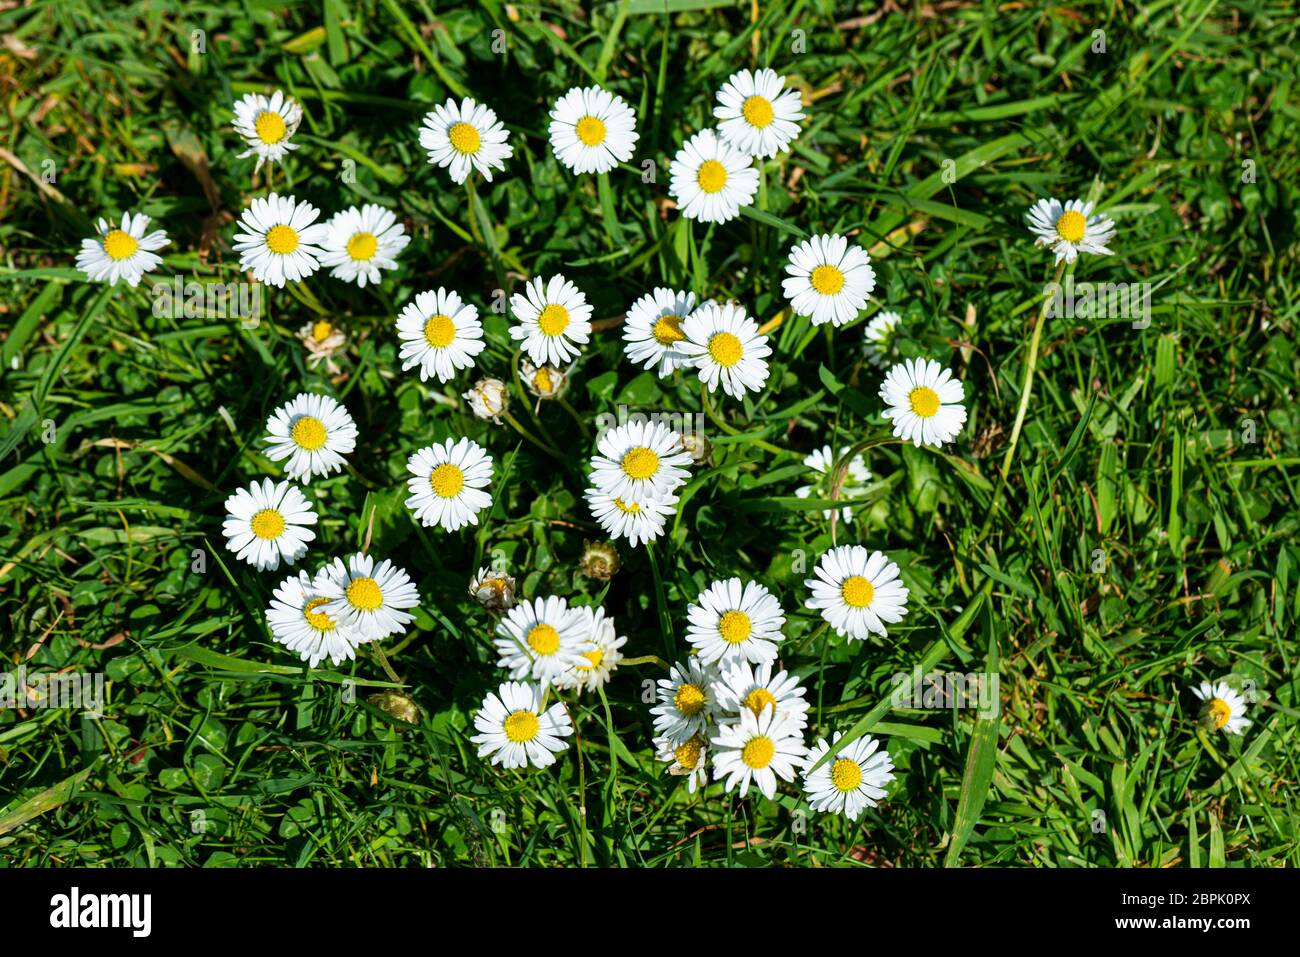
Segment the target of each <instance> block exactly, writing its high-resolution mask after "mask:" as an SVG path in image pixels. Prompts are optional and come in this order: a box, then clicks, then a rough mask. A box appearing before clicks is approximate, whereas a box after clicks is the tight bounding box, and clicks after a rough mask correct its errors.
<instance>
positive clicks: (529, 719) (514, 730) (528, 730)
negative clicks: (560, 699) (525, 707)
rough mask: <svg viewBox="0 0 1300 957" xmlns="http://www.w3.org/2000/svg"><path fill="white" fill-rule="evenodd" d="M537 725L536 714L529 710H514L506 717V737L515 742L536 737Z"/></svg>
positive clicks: (520, 742) (518, 742)
mask: <svg viewBox="0 0 1300 957" xmlns="http://www.w3.org/2000/svg"><path fill="white" fill-rule="evenodd" d="M539 726H540V725H539V722H538V720H537V715H535V714H533V713H532V712H531V711H516V712H514V713H513V714H511V715H510V716H509V717H507V718H506V723H505V732H506V738H507V739H509V740H510V741H513V742H514V743H515V744H523V743H524V742H525V741H531V740H533V738H535V737H537V730H538V728H539Z"/></svg>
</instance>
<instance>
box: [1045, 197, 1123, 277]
mask: <svg viewBox="0 0 1300 957" xmlns="http://www.w3.org/2000/svg"><path fill="white" fill-rule="evenodd" d="M1025 218H1026V219H1027V220H1029V231H1030V232H1032V233H1033V234H1034V235H1035V236H1037V237H1038V238H1037V239H1035V240H1034V245H1035V246H1051V247H1052V252H1054V253H1056V261H1057V262H1058V263H1059V262H1060V261H1061V260H1062V259H1064V260H1065V261H1066V262H1067V263H1072V262H1074V261H1075V259H1077V258H1078V257H1079V253H1092V254H1093V255H1095V256H1110V255H1112V253H1111V251H1110V249H1108V248H1107V246H1106V244H1107V243H1108V242H1110V241H1111V239H1113V238H1114V236H1115V224H1114V223H1113V222H1111V220H1110V217H1108V216H1102V215H1100V214H1098V215H1096V216H1093V215H1092V203H1085V202H1084V201H1083V200H1081V199H1072V200H1070V201H1069V202H1068V203H1066V204H1065V205H1064V206H1062V205H1061V203H1060V201H1059V200H1055V199H1040V200H1039V201H1038V202H1036V203H1034V205H1033V206H1031V207H1030V208H1029V212H1028V213H1026V214H1025Z"/></svg>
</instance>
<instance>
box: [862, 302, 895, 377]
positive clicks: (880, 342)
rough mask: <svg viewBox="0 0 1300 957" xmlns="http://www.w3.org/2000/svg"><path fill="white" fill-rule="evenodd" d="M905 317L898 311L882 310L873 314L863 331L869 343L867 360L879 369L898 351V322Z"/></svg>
mask: <svg viewBox="0 0 1300 957" xmlns="http://www.w3.org/2000/svg"><path fill="white" fill-rule="evenodd" d="M902 320H903V317H902V316H900V315H899V314H898V313H896V312H882V313H879V314H878V315H875V316H872V318H871V321H870V322H868V323H867V328H866V330H865V331H864V332H863V338H864V339H865V340H866V344H867V361H868V362H870V363H871V364H872V365H873V366H875V367H876V368H877V369H879V368H880V367H881V366H883V365H884V364H885V362H886V361H887V360H888V359H889V357H890V356H891V355H893V354H894V353H895V352H897V351H898V342H897V339H898V333H897V329H898V324H899V323H900V322H902Z"/></svg>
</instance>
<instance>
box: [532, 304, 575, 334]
mask: <svg viewBox="0 0 1300 957" xmlns="http://www.w3.org/2000/svg"><path fill="white" fill-rule="evenodd" d="M568 327H569V310H567V309H565V308H564V307H563V306H561V305H560V304H559V303H555V302H553V303H551V304H550V305H549V306H547V307H546V308H545V309H543V310H542V314H541V315H540V316H538V317H537V328H538V329H541V330H542V333H543V334H544V335H548V336H558V335H559V334H560V333H561V332H563V331H564V330H565V329H567V328H568Z"/></svg>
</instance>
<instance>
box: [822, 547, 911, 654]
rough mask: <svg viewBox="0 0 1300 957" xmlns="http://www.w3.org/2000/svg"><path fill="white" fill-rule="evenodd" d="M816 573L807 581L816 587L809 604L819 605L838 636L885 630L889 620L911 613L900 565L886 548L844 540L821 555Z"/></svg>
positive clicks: (854, 636)
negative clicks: (875, 548) (870, 549)
mask: <svg viewBox="0 0 1300 957" xmlns="http://www.w3.org/2000/svg"><path fill="white" fill-rule="evenodd" d="M813 574H814V575H816V576H817V577H816V578H809V579H807V580H806V581H805V582H804V584H805V585H806V586H807V587H808V588H810V589H812V597H811V598H809V599H808V601H807V602H805V603H804V604H805V606H806V607H808V608H814V609H817V610H819V611H820V612H821V615H822V617H823V618H825V619H826V621H828V622H829V623H830V626H831V628H833V629H834V630H835V633H836V634H838V635H843V636H844V637H846V638H849V639H850V640H854V641H862V640H863V639H864V638H866V637H867V633H868V632H874V633H875V634H877V635H884V634H886V632H885V624H886V623H888V624H893V623H894V622H897V621H902V620H903V616H904V615H906V614H907V586H906V585H904V584H903V583H902V582H901V581H900V580H899V578H898V566H897V565H896V564H894V563H893V562H891V561H890V560H889V559H887V558H886V557H885V556H884V554H883V553H881V552H868V551H867V550H866V549H865V548H863V547H862V546H861V545H841V546H840V547H839V548H832V549H831V550H830V551H828V552H826V553H825V554H823V555H822V557H821V558H819V559H818V560H817V565H816V566H815V567H814V568H813Z"/></svg>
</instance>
